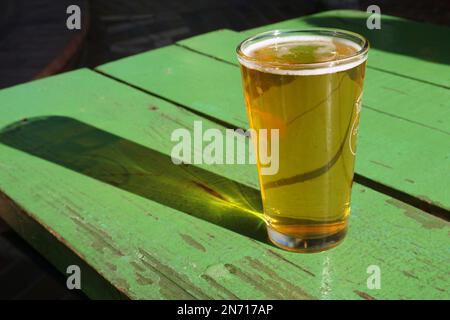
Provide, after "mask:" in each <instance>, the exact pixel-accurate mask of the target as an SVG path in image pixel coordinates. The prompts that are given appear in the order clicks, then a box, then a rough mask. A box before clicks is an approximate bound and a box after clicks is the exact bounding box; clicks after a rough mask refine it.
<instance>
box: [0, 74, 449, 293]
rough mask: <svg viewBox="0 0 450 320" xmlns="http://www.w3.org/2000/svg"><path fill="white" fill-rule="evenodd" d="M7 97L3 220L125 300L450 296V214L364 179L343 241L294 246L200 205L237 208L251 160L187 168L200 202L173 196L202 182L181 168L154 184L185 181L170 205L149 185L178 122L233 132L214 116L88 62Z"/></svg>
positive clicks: (0, 166)
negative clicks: (313, 250)
mask: <svg viewBox="0 0 450 320" xmlns="http://www.w3.org/2000/svg"><path fill="white" fill-rule="evenodd" d="M80 92H82V93H83V94H82V95H80ZM0 101H1V103H2V110H3V113H2V117H1V118H0V127H1V128H2V131H1V133H0V140H1V141H2V143H0V191H1V192H2V193H3V196H2V198H1V201H2V202H7V203H10V202H14V203H15V204H19V205H20V208H19V209H17V208H16V207H17V205H15V206H11V207H9V209H8V207H7V208H6V209H4V208H5V207H2V210H1V211H0V215H1V216H2V217H3V218H4V219H5V220H6V221H8V223H10V224H11V225H12V226H13V227H14V229H15V230H16V231H17V232H19V233H20V234H21V235H22V236H23V237H24V238H25V239H27V241H29V242H30V243H31V244H32V245H33V246H35V247H36V248H37V249H38V250H39V251H40V252H41V253H43V254H44V255H45V256H46V257H47V258H48V259H50V260H51V261H52V262H53V263H54V264H55V265H57V266H58V267H59V268H60V269H64V268H65V267H66V265H68V264H72V263H74V261H75V263H81V262H80V259H81V260H82V262H83V266H84V265H88V266H89V267H90V268H92V270H95V271H96V274H97V276H98V277H99V278H102V279H104V280H106V281H107V282H108V283H110V284H111V285H112V286H113V287H114V288H115V290H116V291H117V294H119V296H120V293H122V294H125V295H126V296H127V297H129V298H134V299H142V298H154V299H164V298H168V299H174V298H179V299H180V298H181V299H193V298H225V299H237V298H240V299H246V298H247V299H248V298H253V299H258V298H293V299H311V298H321V299H335V298H348V299H361V298H362V299H372V298H373V299H383V298H385V299H393V298H396V299H398V298H400V299H401V298H404V299H408V298H430V299H448V298H450V293H449V291H448V288H449V287H450V283H449V277H448V273H449V270H448V267H447V266H448V265H449V262H450V261H449V257H450V256H449V251H448V248H449V244H450V243H449V237H448V235H449V232H450V225H449V223H448V222H446V221H443V220H440V219H439V218H436V217H433V216H430V215H428V214H426V213H424V212H422V211H420V210H418V209H415V208H413V207H411V206H409V205H407V204H404V203H402V202H400V201H398V200H395V199H391V198H390V197H388V196H386V195H383V194H380V193H378V192H375V191H373V190H371V189H369V188H366V187H362V186H360V185H357V184H356V185H355V187H354V191H353V202H352V218H351V222H350V232H349V235H348V237H347V239H346V240H345V241H344V243H343V244H342V245H340V246H338V247H337V248H335V249H333V250H330V251H327V252H324V253H319V254H310V255H305V254H295V253H289V252H285V251H282V250H279V249H277V248H274V247H273V246H271V245H269V244H268V243H266V242H265V241H264V239H258V238H255V237H248V236H244V235H242V234H240V233H238V232H235V231H232V230H231V229H230V226H229V225H225V226H222V225H221V223H223V221H224V220H223V219H218V220H213V219H209V220H208V217H204V216H202V215H201V214H195V210H194V209H195V208H196V206H198V205H200V204H201V203H204V202H207V203H209V204H210V205H211V206H212V207H211V209H214V208H215V209H217V210H218V211H217V212H219V211H220V210H219V209H220V208H223V207H227V206H230V207H231V208H232V209H230V211H229V212H233V213H236V206H234V205H233V204H234V202H233V199H234V197H233V198H230V197H229V195H230V194H233V193H232V191H233V188H232V187H233V186H234V189H235V190H234V192H235V193H234V196H237V195H238V194H239V192H240V190H246V192H247V195H248V194H250V193H251V191H250V189H252V190H253V193H255V192H256V193H257V192H258V191H257V178H256V172H255V170H254V168H253V167H251V166H241V165H237V166H223V165H222V166H221V165H214V166H205V167H203V168H197V169H193V168H189V167H186V168H185V170H186V171H187V172H189V173H190V174H194V173H195V174H194V176H193V177H192V179H194V178H195V179H194V181H195V182H197V183H199V182H202V183H204V185H203V186H202V187H201V189H202V190H204V192H203V195H202V196H201V198H200V199H197V200H200V201H195V200H196V199H191V201H190V203H191V204H192V207H186V206H185V205H180V204H179V203H178V202H179V201H186V198H185V197H186V195H188V194H190V192H192V190H193V189H194V185H192V186H190V187H186V186H185V185H181V186H178V185H177V181H178V183H180V184H182V183H183V182H186V179H187V178H186V177H185V176H184V175H182V174H180V176H179V177H178V178H179V179H180V180H177V179H176V177H172V178H171V179H172V180H170V181H166V184H165V186H166V187H165V189H164V190H162V189H161V188H160V189H159V190H158V191H160V193H164V192H170V191H174V190H175V191H177V190H179V189H178V187H181V188H184V190H186V192H185V194H186V195H185V194H184V193H183V192H178V194H177V195H174V196H172V197H169V199H170V200H171V201H172V202H171V203H168V202H163V199H161V198H155V193H152V192H150V191H149V190H147V189H148V188H150V187H151V186H152V185H151V184H149V185H142V183H141V182H143V181H146V179H147V180H148V181H149V182H150V181H153V179H158V174H157V173H158V168H163V169H164V168H165V167H164V165H167V163H168V161H170V160H169V158H168V156H167V155H168V154H170V150H171V148H172V146H173V143H172V142H171V141H170V139H169V138H170V134H171V132H172V131H173V130H174V129H175V128H180V127H185V128H188V129H191V128H192V125H193V121H194V120H203V124H204V126H205V128H208V127H216V128H219V129H221V130H223V129H224V128H223V127H221V126H219V125H217V124H215V123H214V122H211V121H208V120H205V119H202V118H201V117H200V116H198V115H195V114H193V113H190V112H188V111H186V110H185V109H183V108H180V107H177V106H175V105H173V104H170V103H168V102H166V101H163V100H161V99H158V98H155V97H153V96H151V95H148V94H145V93H143V92H140V91H139V90H135V89H132V88H130V87H128V86H126V85H123V84H120V83H117V82H116V81H114V80H111V79H108V78H106V77H103V76H101V75H99V74H96V73H94V72H91V71H88V70H80V71H76V72H71V73H67V74H64V75H60V76H56V77H51V78H47V79H44V80H40V81H36V82H32V83H29V84H26V85H21V86H17V87H14V88H11V89H7V90H3V91H0ZM36 117H38V118H37V119H36ZM12 124H14V125H12ZM40 124H44V126H40ZM74 128H78V129H79V130H77V131H74V130H73V129H74ZM44 129H46V130H44ZM67 135H69V136H70V139H65V137H67ZM124 150H127V151H129V152H128V153H124ZM156 152H157V153H156ZM55 154H56V155H57V157H55ZM156 154H158V157H157V156H156ZM100 155H104V156H105V157H106V158H102V157H101V156H100ZM142 155H152V157H150V158H148V159H147V158H146V157H142ZM155 159H159V161H158V162H156V161H154V160H155ZM164 159H165V160H164ZM151 167H154V168H155V169H153V170H152V169H151ZM199 169H202V171H199ZM212 174H214V176H212ZM141 176H144V177H145V176H146V179H143V180H141V178H139V177H141ZM117 177H119V178H117ZM164 177H166V175H164V174H163V175H161V174H160V178H161V179H162V180H161V181H164ZM211 177H215V179H211ZM230 179H231V180H233V181H234V182H233V183H232V184H231V186H230V185H229V184H227V183H229V181H231V180H230ZM166 188H167V189H166ZM249 188H250V189H249ZM238 189H239V190H238ZM222 192H223V194H222ZM195 194H199V195H201V193H195ZM5 197H7V198H5ZM238 208H241V209H242V210H241V214H243V215H245V214H246V215H254V212H250V211H252V210H248V208H245V207H244V206H240V205H239V206H238ZM183 210H186V211H189V214H187V212H186V211H183ZM221 210H223V209H221ZM215 212H216V211H215V210H210V214H212V215H214V214H215ZM223 212H226V211H223ZM206 220H208V221H206ZM239 221H240V220H239ZM249 221H255V222H257V220H255V219H254V218H252V219H250V220H249ZM44 238H45V239H51V241H50V240H45V239H44ZM56 243H57V244H58V245H56ZM60 248H63V249H64V250H63V252H65V254H62V253H61V252H60V251H59V250H60ZM66 254H67V255H66ZM70 256H73V257H74V259H72V258H70ZM369 265H378V266H379V267H380V268H381V272H382V287H381V289H379V290H369V289H368V288H367V285H366V281H367V277H368V274H367V273H366V270H367V267H368V266H369ZM83 266H82V268H83V270H84V267H83ZM87 273H88V274H91V275H93V276H94V275H95V273H90V272H87ZM83 279H84V280H83ZM95 283H96V284H99V283H100V284H101V283H102V282H101V281H100V280H99V281H98V282H95ZM82 286H83V290H85V291H86V292H87V294H88V295H89V296H91V297H93V298H96V297H105V296H114V295H113V294H112V293H109V294H107V293H108V292H109V291H108V290H107V289H105V288H103V290H100V289H99V288H97V287H95V286H94V284H93V282H92V281H88V279H85V278H82Z"/></svg>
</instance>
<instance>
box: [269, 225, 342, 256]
mask: <svg viewBox="0 0 450 320" xmlns="http://www.w3.org/2000/svg"><path fill="white" fill-rule="evenodd" d="M267 233H268V235H269V239H270V241H271V242H272V243H273V244H274V245H276V246H277V247H280V248H282V249H285V250H288V251H294V252H309V253H312V252H319V251H325V250H328V249H331V248H334V247H335V246H337V245H338V244H339V243H340V242H342V240H344V238H345V235H346V234H347V227H345V228H343V229H342V230H340V231H339V232H337V233H334V234H330V235H326V236H324V237H321V238H310V239H308V238H297V237H295V236H291V235H288V234H283V233H281V232H279V231H276V230H275V229H273V228H271V227H270V226H267Z"/></svg>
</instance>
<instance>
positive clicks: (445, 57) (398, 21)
mask: <svg viewBox="0 0 450 320" xmlns="http://www.w3.org/2000/svg"><path fill="white" fill-rule="evenodd" d="M369 15H370V14H367V13H366V12H364V11H354V10H333V11H325V12H321V13H318V14H314V15H310V16H304V17H300V18H296V19H290V20H286V21H282V22H279V23H275V24H270V25H266V26H263V27H260V28H255V29H250V30H246V31H244V32H243V33H244V34H245V35H247V36H251V35H254V34H256V33H259V32H263V31H267V30H273V29H291V28H294V29H295V28H316V27H327V28H340V29H345V30H350V31H354V32H357V33H360V34H362V35H364V36H365V37H366V38H367V39H369V42H370V45H371V51H370V58H369V59H370V60H369V66H370V67H374V68H378V69H380V70H386V71H390V72H394V73H398V74H401V75H404V76H407V77H412V78H415V79H417V80H421V81H426V82H430V83H433V84H435V85H439V86H443V87H445V88H447V89H450V55H449V52H450V42H449V41H445V40H444V38H445V37H446V35H448V34H449V33H450V28H448V27H442V26H436V25H432V24H427V23H419V22H414V21H411V20H407V19H403V18H399V17H393V16H388V15H382V18H381V30H377V29H374V30H370V29H368V28H367V25H366V21H367V18H368V16H369ZM412 65H414V67H413V68H412V67H411V66H412Z"/></svg>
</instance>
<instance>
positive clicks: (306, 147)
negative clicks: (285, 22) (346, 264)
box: [237, 29, 369, 252]
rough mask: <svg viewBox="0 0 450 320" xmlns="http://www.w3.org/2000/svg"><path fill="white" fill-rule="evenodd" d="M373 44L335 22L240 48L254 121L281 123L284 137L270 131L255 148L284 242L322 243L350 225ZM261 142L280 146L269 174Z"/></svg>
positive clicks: (273, 34)
mask: <svg viewBox="0 0 450 320" xmlns="http://www.w3.org/2000/svg"><path fill="white" fill-rule="evenodd" d="M368 48H369V44H368V42H367V40H366V39H364V38H363V37H362V36H360V35H358V34H355V33H352V32H347V31H342V30H329V29H317V30H275V31H270V32H265V33H262V34H259V35H256V36H254V37H251V38H249V39H247V40H245V41H243V42H242V43H241V44H240V45H239V46H238V48H237V55H238V59H239V62H240V65H241V72H242V78H243V87H244V97H245V103H246V109H247V115H248V119H249V123H250V128H251V129H253V130H252V131H253V132H259V131H261V130H262V129H265V130H267V131H271V130H273V129H278V136H277V141H275V140H274V138H273V137H272V136H271V135H270V134H267V139H266V140H264V139H259V141H257V143H255V150H256V160H257V166H258V175H259V182H260V187H261V195H262V200H263V206H264V216H265V219H266V223H267V229H268V235H269V238H270V240H271V241H272V242H273V243H274V244H275V245H277V246H279V247H282V248H284V249H287V250H291V251H300V252H314V251H321V250H325V249H328V248H331V247H334V246H335V245H337V244H338V243H339V242H340V241H341V240H342V239H343V238H344V236H345V234H346V232H347V221H348V218H349V214H350V196H351V188H352V182H353V170H354V161H355V152H356V137H357V133H358V124H359V116H360V111H361V97H362V92H363V82H364V74H365V65H366V59H367V52H368ZM253 141H254V142H255V141H256V140H255V139H254V140H253ZM264 144H265V145H264ZM275 144H277V147H278V148H274V146H275ZM261 148H264V149H267V148H270V149H271V150H272V151H274V150H277V151H278V153H279V155H278V157H277V159H278V161H279V163H278V170H277V172H275V173H273V172H272V173H271V174H263V170H262V169H263V167H264V164H263V163H262V162H261V159H260V153H259V150H260V149H261ZM273 159H274V157H273V155H272V160H273Z"/></svg>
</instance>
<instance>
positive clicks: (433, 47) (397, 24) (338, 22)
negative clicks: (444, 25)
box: [302, 15, 450, 64]
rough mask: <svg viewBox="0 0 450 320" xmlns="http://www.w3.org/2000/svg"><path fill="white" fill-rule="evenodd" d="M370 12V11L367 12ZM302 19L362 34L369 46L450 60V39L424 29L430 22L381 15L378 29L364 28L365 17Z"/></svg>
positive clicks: (421, 57) (433, 58)
mask: <svg viewBox="0 0 450 320" xmlns="http://www.w3.org/2000/svg"><path fill="white" fill-rule="evenodd" d="M368 16H369V15H368ZM302 21H304V22H307V23H309V24H313V25H316V26H318V27H325V28H338V29H344V30H349V31H353V32H356V33H359V34H361V35H363V36H365V37H366V38H367V39H368V40H369V42H370V46H371V47H372V48H376V49H379V50H383V51H386V52H391V53H396V54H400V55H407V56H411V57H414V58H417V59H421V60H427V61H431V62H435V63H441V64H450V54H449V52H450V42H448V41H445V40H444V39H445V38H446V37H447V36H446V35H445V34H438V33H436V32H426V30H428V29H429V30H433V31H434V30H435V29H434V28H433V29H431V28H430V25H427V24H419V23H416V22H404V21H403V20H396V19H383V18H381V29H380V30H370V29H368V28H367V24H366V22H367V19H366V18H365V17H361V18H355V17H345V18H343V17H342V18H340V17H320V16H318V17H314V16H312V17H302ZM436 28H439V27H436Z"/></svg>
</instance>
